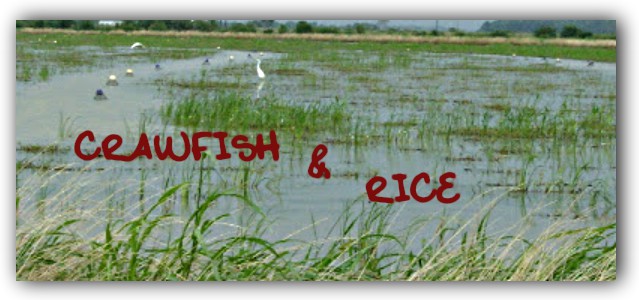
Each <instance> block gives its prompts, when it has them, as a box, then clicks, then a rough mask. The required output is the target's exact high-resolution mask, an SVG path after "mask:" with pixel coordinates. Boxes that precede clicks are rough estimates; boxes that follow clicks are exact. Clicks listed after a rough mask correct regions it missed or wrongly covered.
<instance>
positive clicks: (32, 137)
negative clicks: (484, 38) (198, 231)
mask: <svg viewBox="0 0 639 300" xmlns="http://www.w3.org/2000/svg"><path fill="white" fill-rule="evenodd" d="M85 50H86V49H85ZM90 50H91V51H94V52H95V53H98V55H99V53H100V52H99V51H100V50H99V49H94V48H91V49H90ZM118 51H126V50H125V49H120V50H118ZM116 52H117V51H116ZM110 54H112V53H104V57H105V58H104V59H109V58H108V57H109V55H110ZM247 54H248V52H241V51H220V52H216V53H212V54H211V55H210V56H206V57H198V58H194V59H185V60H166V61H162V62H158V63H160V64H161V66H162V69H161V70H155V67H154V66H155V63H149V62H148V61H140V60H139V59H137V58H135V57H133V58H126V57H125V58H119V59H117V60H114V61H113V62H112V65H113V66H112V67H109V68H95V69H93V70H86V71H82V72H75V73H68V74H59V75H55V76H52V78H50V79H49V80H47V81H44V82H35V83H34V82H26V83H24V82H18V83H17V86H16V140H17V144H18V149H17V160H18V161H21V160H35V161H36V163H38V164H41V165H44V164H48V165H60V164H63V165H67V166H73V167H75V168H82V167H85V166H87V165H89V166H90V167H89V168H90V169H92V170H94V171H92V172H88V173H84V174H83V175H82V178H81V179H82V181H83V182H86V185H83V186H82V187H79V188H78V187H76V188H77V190H76V192H79V191H82V190H87V191H88V190H91V189H93V190H94V192H95V195H94V196H92V197H93V198H95V199H96V200H99V201H102V200H103V199H106V198H108V197H109V196H108V195H114V194H116V195H117V197H112V198H118V199H121V200H119V201H120V202H122V203H120V204H119V205H122V207H123V208H122V210H123V211H131V210H132V209H131V208H130V207H135V206H136V205H138V204H139V203H138V199H139V196H138V194H139V190H140V184H139V181H140V180H141V179H144V181H145V184H144V185H145V189H144V192H145V193H146V194H148V195H157V194H158V193H161V191H162V190H163V189H164V188H165V187H166V186H171V184H177V183H180V182H181V181H183V180H187V181H192V182H193V181H194V180H197V176H196V175H195V176H194V175H193V174H194V173H195V174H197V172H198V171H197V170H198V169H199V168H201V167H202V166H204V165H200V163H198V162H193V161H188V162H184V163H174V162H166V161H165V162H160V161H157V160H152V161H137V160H136V161H134V162H131V163H123V162H110V161H105V160H102V159H98V160H96V161H94V162H91V163H90V164H88V163H86V162H83V161H81V160H80V159H79V158H77V157H76V156H75V154H74V153H73V151H72V150H71V151H66V152H62V153H54V154H45V155H42V156H39V157H36V158H33V153H30V152H28V151H23V150H21V147H22V146H24V145H33V144H37V145H48V144H52V143H59V144H60V145H62V146H63V147H67V148H69V149H72V147H73V142H74V140H75V137H76V136H77V134H78V133H79V132H81V131H83V130H87V129H89V130H92V131H93V132H94V133H95V134H96V137H97V138H98V140H99V139H100V138H101V137H104V136H106V135H107V134H112V133H116V134H120V135H122V136H124V137H126V139H125V145H124V149H125V150H124V151H123V152H125V153H127V152H130V151H131V150H132V149H133V148H134V147H135V143H136V140H137V138H136V137H137V136H138V134H139V132H141V131H144V132H147V133H149V134H151V135H152V134H158V133H167V134H172V133H173V132H175V131H176V130H180V128H174V127H173V126H171V125H165V124H163V123H162V122H161V120H160V117H159V116H158V112H159V108H160V107H161V106H162V104H163V103H165V102H166V101H171V100H174V99H175V98H176V97H179V93H180V92H177V93H178V94H170V93H168V92H167V90H168V88H167V87H165V86H162V84H159V85H157V84H156V82H158V80H160V79H162V80H166V79H184V80H189V79H196V78H198V76H201V74H202V71H203V70H206V72H207V73H206V74H207V75H206V76H209V79H211V80H218V81H226V82H241V83H246V85H245V86H247V87H246V88H242V89H241V90H240V91H241V93H244V94H246V95H248V96H251V97H256V98H259V97H257V95H258V94H259V95H261V96H262V97H264V96H271V97H276V98H280V99H285V100H293V101H296V102H299V103H301V104H303V103H313V102H316V101H347V102H348V103H349V105H350V108H351V109H352V110H354V112H355V113H356V114H361V115H364V116H367V117H369V118H371V119H374V120H376V121H377V122H380V123H383V122H388V121H394V122H400V121H403V120H411V119H414V118H422V117H423V116H425V113H426V112H427V111H428V110H431V109H433V107H437V109H441V110H442V111H446V110H454V109H466V110H468V112H469V113H482V112H488V113H490V110H489V109H485V108H484V107H483V106H482V104H494V103H510V104H512V105H513V106H514V107H518V106H524V105H527V106H534V107H538V108H548V109H550V110H558V109H560V108H561V106H562V103H564V102H566V103H568V105H574V109H575V110H584V111H587V110H589V109H591V107H593V106H608V107H609V106H612V107H613V109H614V106H615V101H611V100H610V99H608V98H605V97H609V95H615V96H614V97H615V98H616V66H615V64H607V63H596V64H595V65H594V66H591V67H589V66H587V63H586V62H584V61H575V60H562V61H561V62H556V61H554V60H550V59H548V60H547V61H544V60H543V59H541V58H532V57H505V56H494V55H470V54H432V53H411V54H410V57H411V61H410V63H407V64H400V67H397V66H395V65H393V62H389V63H388V65H386V62H385V60H391V59H393V58H380V57H373V56H371V57H363V56H362V54H361V53H358V52H353V53H348V52H347V53H342V55H343V57H347V58H348V59H353V60H356V61H357V62H359V63H360V64H361V65H362V66H363V68H364V69H365V70H366V71H363V72H352V73H349V72H346V71H344V72H340V71H338V70H336V69H335V68H332V67H328V66H327V65H326V64H322V63H318V64H313V63H310V62H308V61H300V62H290V61H286V54H274V53H266V54H265V56H264V57H262V69H263V70H264V71H265V72H266V74H267V79H266V81H265V83H263V84H262V83H261V82H260V81H259V80H257V78H256V76H255V69H254V62H253V60H252V59H250V58H248V57H247ZM229 55H233V56H234V57H235V60H234V61H229V59H228V57H229ZM407 55H409V54H407ZM205 58H209V61H210V64H209V65H202V62H203V61H204V59H205ZM394 59H397V58H394ZM371 62H373V65H371ZM371 66H372V67H371ZM531 66H533V67H534V66H537V67H539V68H542V70H541V71H532V72H531V71H522V70H520V69H517V68H522V67H531ZM546 66H547V68H551V69H547V70H544V69H543V68H546ZM278 67H280V68H289V69H295V70H307V73H303V74H302V75H291V74H285V73H282V74H274V73H273V72H272V71H274V70H276V69H277V68H278ZM375 67H379V68H383V69H381V70H376V69H375ZM129 68H130V69H133V70H134V76H133V77H126V76H125V70H126V69H129ZM495 68H497V69H495ZM225 70H226V71H225ZM111 74H113V75H116V76H117V77H118V81H119V85H118V86H114V87H110V86H106V84H105V83H106V81H107V78H108V76H109V75H111ZM98 88H101V89H103V90H104V91H105V94H106V95H107V97H108V100H106V101H94V100H93V95H94V93H95V91H96V89H98ZM208 92H211V93H216V92H221V91H219V90H211V91H208ZM336 99H338V100H336ZM613 100H614V99H613ZM433 103H434V104H433ZM65 120H67V121H65ZM491 122H495V121H494V120H491ZM433 126H436V124H433ZM392 130H393V132H392V134H393V135H395V136H397V137H398V138H400V139H401V138H404V139H405V140H406V141H405V142H403V143H398V144H392V145H389V144H385V143H380V144H371V145H367V146H364V147H362V146H359V147H354V146H352V145H343V144H331V143H330V140H331V139H330V138H319V140H317V141H316V142H317V143H320V142H321V143H326V144H327V145H328V147H329V155H328V156H327V157H326V158H325V159H324V161H325V162H326V164H327V166H329V168H330V169H331V172H332V177H331V179H330V180H323V179H313V178H311V177H309V176H308V174H307V169H308V164H309V162H310V155H311V153H312V150H313V147H314V145H315V144H317V143H311V144H309V145H306V146H302V147H299V146H293V145H289V144H287V142H286V139H285V137H284V136H282V142H280V143H281V158H280V160H279V161H278V162H273V161H271V160H269V159H267V160H264V161H256V162H253V163H252V164H251V168H252V170H251V173H250V174H249V178H250V179H249V180H250V182H251V184H250V188H249V192H250V195H251V198H252V199H253V200H254V201H255V202H256V203H257V204H258V205H259V206H260V207H261V208H262V209H263V210H264V211H265V212H266V215H267V217H268V219H269V220H271V221H272V222H273V224H272V225H271V227H269V229H268V231H267V232H266V233H265V234H266V237H269V238H275V239H277V238H283V237H287V236H289V234H291V233H292V232H296V231H297V230H300V229H302V228H307V229H305V230H302V232H301V233H299V236H301V237H302V238H305V239H308V238H312V237H313V232H312V231H311V229H310V220H311V215H312V216H313V218H314V219H315V220H325V221H324V223H322V225H319V226H318V228H319V230H320V233H321V234H322V233H326V232H327V231H328V228H329V227H330V226H329V225H328V224H333V223H334V222H335V220H336V219H337V217H338V216H339V214H340V213H341V212H342V211H343V208H344V205H345V204H346V203H347V202H348V201H351V200H353V199H357V198H360V199H361V198H365V194H366V190H365V185H366V182H367V181H368V180H369V179H370V178H371V177H372V176H374V175H381V176H384V177H385V178H387V179H388V181H389V185H388V186H387V187H386V189H385V190H384V192H383V193H382V194H381V195H383V196H395V195H397V192H396V191H397V189H398V188H397V185H396V184H395V182H394V181H392V180H391V178H390V177H391V175H392V174H395V173H405V174H407V175H408V178H409V180H410V179H411V178H412V177H413V176H415V175H417V174H418V173H420V172H427V173H429V174H430V175H431V178H432V179H433V181H434V180H435V179H436V178H437V177H438V175H439V174H442V173H444V172H454V173H455V174H456V175H457V179H456V180H455V184H454V189H452V192H456V193H460V194H461V199H460V200H459V201H457V202H456V203H454V204H450V205H443V204H441V203H439V202H437V201H436V200H433V201H431V202H429V203H417V202H415V201H413V200H411V201H408V202H406V203H396V204H394V205H395V206H397V215H396V218H395V219H394V220H395V222H396V224H397V227H396V228H397V230H401V228H404V227H406V226H408V225H409V224H411V223H412V222H413V221H415V220H418V219H420V218H428V217H430V218H439V217H444V218H455V219H459V220H460V222H464V221H465V220H467V219H470V218H471V217H473V216H476V215H477V212H478V211H480V210H481V209H482V208H485V207H486V206H487V205H488V204H489V203H491V201H492V200H494V199H498V198H500V197H503V200H501V201H500V202H499V203H498V205H496V206H495V208H494V209H493V211H492V215H493V216H494V222H492V223H491V224H490V228H491V229H492V230H494V231H495V232H499V231H500V230H503V229H505V228H508V227H509V226H511V225H513V224H515V223H518V222H520V221H521V220H522V217H523V216H527V215H531V214H532V215H533V216H535V217H534V219H533V220H528V221H526V223H527V224H530V226H531V227H533V228H534V229H533V230H531V233H530V234H533V235H534V233H538V232H541V231H542V230H544V229H545V228H546V226H548V224H549V223H552V222H553V221H554V220H556V219H558V218H559V219H567V220H572V219H575V221H574V222H575V224H574V226H596V225H600V224H606V223H608V222H610V221H611V220H614V219H615V218H616V156H615V153H616V140H615V139H605V140H594V139H585V140H583V143H584V144H583V145H570V143H566V144H565V145H564V144H562V142H561V141H556V140H555V141H549V140H543V139H540V140H534V141H525V142H524V141H518V140H509V139H497V140H495V139H490V140H476V139H472V138H464V137H460V136H453V137H451V138H450V139H448V140H444V139H439V138H436V136H435V138H433V139H432V140H427V141H416V140H417V139H415V138H414V136H415V135H416V131H415V130H414V129H412V128H409V129H402V128H393V129H392ZM278 137H279V136H278ZM522 144H525V146H526V147H531V148H532V150H531V151H530V153H533V154H534V157H533V158H532V159H530V158H529V157H523V156H522V155H517V153H505V154H504V153H498V154H490V155H489V154H488V153H492V150H489V149H492V147H496V146H503V147H515V146H521V145H522ZM209 146H210V147H211V149H216V145H215V143H213V142H212V143H211V144H209ZM214 154H215V153H214ZM232 154H233V159H231V160H228V161H207V162H206V167H208V168H210V169H214V170H215V172H213V173H211V174H209V175H208V177H207V178H206V182H205V186H208V187H215V186H216V185H220V186H224V185H225V184H226V185H228V186H233V185H234V183H236V182H238V180H241V178H242V176H243V174H242V168H243V167H244V166H246V164H245V163H243V162H241V161H239V160H238V159H237V155H236V154H237V151H232ZM268 157H269V156H268V155H267V158H268ZM190 160H191V158H190ZM194 170H195V171H194ZM522 172H523V174H524V175H526V176H525V177H526V178H528V180H529V182H530V183H531V184H530V187H531V189H530V190H528V191H524V192H521V191H519V192H513V191H512V190H513V187H515V186H517V183H518V182H519V180H520V178H521V175H522ZM34 174H38V172H37V171H34V170H31V169H27V170H25V171H23V172H20V173H19V174H18V177H19V179H18V182H23V183H24V184H25V185H28V184H34V186H37V183H38V182H39V181H37V180H35V181H31V180H32V179H29V178H32V176H34ZM36 177H37V175H36ZM76 177H77V171H74V170H70V171H68V172H63V173H62V174H58V175H57V176H56V177H55V178H54V179H52V178H46V176H44V178H43V179H42V180H43V181H48V185H49V188H48V190H47V191H45V192H46V193H49V194H55V193H56V192H58V193H61V194H63V193H66V191H62V190H64V189H65V188H68V187H66V185H65V183H66V182H68V181H70V180H77V179H76ZM553 181H557V182H558V186H563V185H564V184H565V183H566V182H575V181H576V182H577V184H576V185H575V186H577V187H579V188H580V189H581V190H579V191H570V192H566V191H553V192H547V191H544V187H545V186H543V185H542V184H547V183H549V182H553ZM25 182H26V183H25ZM408 182H409V181H408ZM537 183H538V184H540V187H539V188H536V187H535V184H537ZM91 184H96V185H97V184H101V185H102V188H100V189H96V188H94V187H95V186H93V187H92V185H91ZM407 184H408V183H407ZM509 190H510V191H511V192H508V191H509ZM427 192H428V190H423V193H424V194H425V193H427ZM92 193H93V192H92ZM483 193H487V195H485V196H483V195H482V194H483ZM30 195H31V196H32V198H29V197H27V199H25V200H23V202H24V203H26V204H25V205H26V206H29V201H32V202H35V201H37V199H36V198H37V195H38V193H36V192H34V193H32V194H30ZM114 201H115V200H114ZM173 205H174V209H176V210H180V209H183V205H181V204H180V203H177V202H176V203H174V204H173ZM191 205H192V204H191ZM82 206H84V207H90V206H91V205H90V204H86V203H84V204H82ZM221 206H222V207H226V209H241V207H240V206H241V205H239V204H238V203H237V201H234V200H232V199H230V200H228V201H225V204H221ZM187 210H188V209H187ZM223 210H224V209H221V211H223ZM246 217H247V218H250V217H251V216H250V214H249V215H247V216H246ZM238 218H241V216H240V217H238ZM236 221H238V222H240V220H239V219H237V220H236ZM324 224H326V225H324ZM435 225H436V224H435ZM433 226H434V225H432V226H426V227H425V229H424V233H423V234H424V237H427V236H428V233H431V232H432V231H433ZM220 230H221V231H220V232H223V229H220ZM218 233H219V232H218ZM321 234H320V235H321ZM504 234H505V233H504Z"/></svg>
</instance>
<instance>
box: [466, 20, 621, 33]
mask: <svg viewBox="0 0 639 300" xmlns="http://www.w3.org/2000/svg"><path fill="white" fill-rule="evenodd" d="M566 26H574V27H577V28H578V29H579V30H581V31H582V32H590V33H592V34H599V35H613V36H614V35H616V32H617V28H616V21H614V20H499V21H487V22H485V23H484V24H483V25H482V26H481V28H479V31H481V32H495V31H509V32H529V33H534V32H535V31H537V30H539V29H540V28H542V27H550V28H553V29H555V31H556V32H561V30H563V29H564V27H566Z"/></svg>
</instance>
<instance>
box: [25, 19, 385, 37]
mask: <svg viewBox="0 0 639 300" xmlns="http://www.w3.org/2000/svg"><path fill="white" fill-rule="evenodd" d="M27 27H29V28H62V29H75V30H104V31H109V30H124V31H136V30H153V31H169V30H172V31H187V30H189V31H190V30H195V31H204V32H211V31H219V32H227V31H228V32H262V33H275V32H277V33H287V32H296V33H347V34H351V33H354V34H362V33H365V32H372V31H378V29H379V27H378V26H377V25H375V24H366V23H355V24H353V25H349V26H346V27H336V26H319V25H317V24H312V23H309V22H306V21H299V22H286V23H279V22H277V21H274V20H254V21H247V22H234V21H232V22H229V21H224V20H123V21H97V20H18V21H16V28H27Z"/></svg>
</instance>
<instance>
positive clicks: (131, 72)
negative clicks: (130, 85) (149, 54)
mask: <svg viewBox="0 0 639 300" xmlns="http://www.w3.org/2000/svg"><path fill="white" fill-rule="evenodd" d="M126 76H127V77H133V69H126Z"/></svg>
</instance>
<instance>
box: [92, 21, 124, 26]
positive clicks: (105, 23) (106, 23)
mask: <svg viewBox="0 0 639 300" xmlns="http://www.w3.org/2000/svg"><path fill="white" fill-rule="evenodd" d="M121 24H122V21H114V20H100V21H98V26H104V27H115V26H118V25H121Z"/></svg>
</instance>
